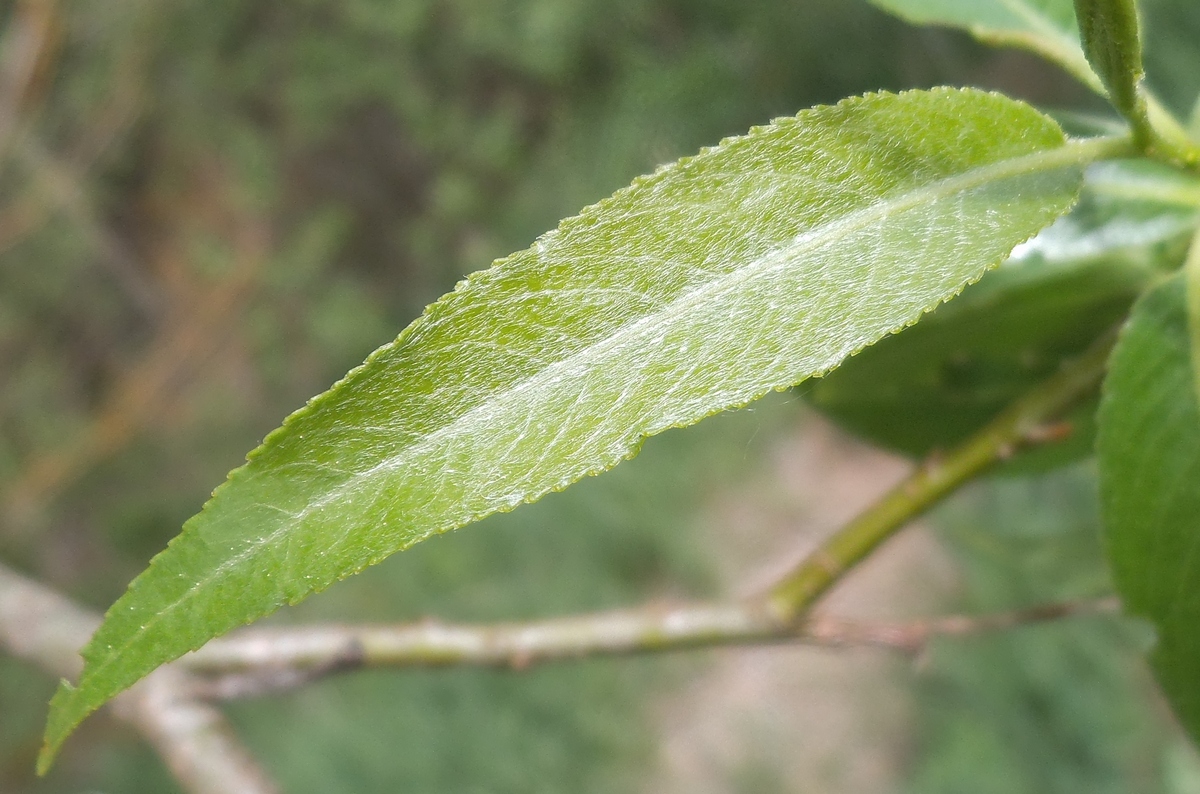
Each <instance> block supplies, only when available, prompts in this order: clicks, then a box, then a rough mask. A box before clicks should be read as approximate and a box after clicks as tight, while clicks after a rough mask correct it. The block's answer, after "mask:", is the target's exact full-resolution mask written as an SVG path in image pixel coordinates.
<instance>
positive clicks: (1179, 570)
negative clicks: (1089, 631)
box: [1097, 276, 1200, 738]
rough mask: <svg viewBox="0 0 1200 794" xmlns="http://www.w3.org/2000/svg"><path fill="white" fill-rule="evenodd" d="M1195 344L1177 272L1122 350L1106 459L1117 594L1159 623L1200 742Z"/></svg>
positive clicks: (1167, 672) (1164, 657)
mask: <svg viewBox="0 0 1200 794" xmlns="http://www.w3.org/2000/svg"><path fill="white" fill-rule="evenodd" d="M1190 348H1191V339H1190V335H1189V333H1188V321H1187V307H1186V300H1185V284H1184V281H1183V279H1182V278H1181V277H1179V276H1176V277H1174V278H1171V279H1170V280H1168V281H1166V282H1163V283H1162V284H1160V285H1159V286H1158V287H1156V288H1155V289H1153V290H1152V291H1151V292H1149V293H1147V294H1146V295H1145V296H1144V297H1143V298H1142V299H1141V300H1139V301H1138V303H1137V304H1136V305H1135V306H1134V309H1133V314H1132V315H1131V317H1130V320H1129V324H1128V326H1127V327H1126V328H1125V330H1124V332H1123V333H1122V335H1121V339H1120V341H1119V342H1118V344H1117V347H1116V350H1115V351H1114V353H1113V356H1112V360H1111V363H1110V365H1109V374H1108V378H1107V380H1106V381H1105V385H1104V397H1103V400H1102V401H1101V405H1100V413H1099V417H1098V420H1099V425H1100V428H1099V434H1098V437H1097V456H1098V458H1099V464H1100V489H1101V498H1102V505H1103V509H1104V522H1105V528H1106V533H1107V541H1108V542H1107V552H1108V557H1109V562H1110V564H1111V566H1112V570H1113V579H1114V582H1115V584H1116V587H1117V591H1118V592H1119V593H1120V594H1121V598H1122V600H1123V601H1124V604H1125V608H1126V609H1127V610H1128V611H1129V612H1131V613H1133V614H1136V615H1141V616H1143V617H1146V618H1148V619H1150V620H1151V621H1152V622H1153V623H1154V625H1155V627H1156V628H1157V630H1158V645H1157V646H1156V647H1155V649H1154V651H1153V653H1152V656H1151V663H1152V665H1153V667H1154V671H1155V673H1156V675H1157V677H1158V680H1159V682H1160V683H1161V684H1162V687H1163V689H1164V690H1165V692H1166V694H1167V699H1168V700H1169V701H1170V702H1171V705H1172V706H1173V707H1174V709H1175V712H1176V713H1177V714H1178V715H1179V717H1180V719H1181V720H1182V721H1183V724H1184V725H1185V726H1186V727H1187V729H1188V730H1189V731H1190V732H1191V734H1192V736H1193V737H1197V738H1200V678H1198V677H1197V676H1196V671H1197V670H1198V669H1200V632H1197V631H1196V626H1197V625H1198V624H1200V488H1197V483H1200V402H1198V400H1197V396H1196V390H1195V382H1194V378H1193V376H1192V358H1191V351H1190Z"/></svg>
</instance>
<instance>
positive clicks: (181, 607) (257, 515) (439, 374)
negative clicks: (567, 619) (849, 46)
mask: <svg viewBox="0 0 1200 794" xmlns="http://www.w3.org/2000/svg"><path fill="white" fill-rule="evenodd" d="M998 131H1000V132H998ZM1075 146H1076V147H1078V146H1080V145H1079V144H1076V145H1075ZM1084 149H1087V147H1086V146H1085V147H1084ZM1097 151H1099V150H1096V149H1095V147H1093V149H1087V151H1084V150H1083V149H1079V148H1075V149H1072V148H1071V146H1069V145H1064V138H1063V135H1062V133H1061V131H1060V130H1059V129H1058V127H1057V125H1055V124H1054V123H1053V122H1052V121H1050V120H1049V119H1047V118H1046V117H1044V116H1041V115H1040V114H1038V113H1037V112H1036V111H1033V110H1032V109H1031V108H1029V107H1028V106H1025V105H1023V104H1021V103H1017V102H1014V101H1012V100H1008V99H1006V98H1003V97H1000V96H997V95H993V94H985V93H982V92H978V91H969V90H966V91H956V90H935V91H932V92H910V93H907V94H901V95H873V96H869V97H864V98H860V99H856V100H848V101H846V102H843V103H841V104H839V105H837V106H834V107H828V108H818V109H814V110H811V111H804V112H802V113H801V114H799V115H798V116H796V117H793V118H789V119H781V120H778V121H777V122H776V123H774V124H773V125H770V126H768V127H764V128H759V129H757V130H754V131H752V132H751V133H750V134H749V135H747V136H743V137H741V138H736V139H731V140H728V141H725V142H723V143H722V145H721V146H720V147H716V148H713V149H709V150H706V151H704V152H702V153H701V154H700V155H698V156H697V157H694V158H688V159H685V160H682V161H680V162H679V163H676V164H674V165H672V166H668V167H666V168H664V169H660V171H658V172H656V173H655V174H654V175H651V176H650V177H646V178H642V179H640V180H637V181H636V182H635V183H634V185H633V186H631V187H630V188H627V189H626V190H624V191H621V192H619V193H617V194H616V195H614V196H613V197H612V198H610V199H607V200H605V201H604V202H601V203H600V204H598V205H595V206H593V207H590V208H588V209H585V210H584V212H583V213H582V214H581V215H579V216H577V217H576V218H572V219H568V220H567V221H564V223H563V224H562V225H561V226H560V227H559V229H558V230H556V231H555V232H552V233H550V234H549V235H546V236H545V237H543V238H541V239H540V240H539V241H538V242H537V243H535V244H534V246H533V247H532V248H530V249H527V250H526V251H523V252H520V253H518V254H515V255H513V256H512V257H509V258H508V259H507V260H503V261H502V262H500V263H498V264H497V265H496V266H494V267H493V268H492V269H490V270H487V271H481V272H480V273H477V274H474V275H473V276H471V277H470V278H469V279H468V280H467V281H465V282H463V283H461V284H460V285H459V286H458V287H457V288H456V290H455V291H454V292H453V293H451V294H449V295H448V296H446V297H444V298H443V299H442V300H440V301H438V302H437V303H435V304H434V305H433V306H431V307H430V308H429V309H428V310H427V311H426V313H425V314H424V315H423V316H422V317H421V318H420V319H418V320H417V321H416V322H415V323H414V324H413V325H411V326H410V327H409V328H408V329H406V330H405V331H404V332H403V333H402V334H401V336H400V337H399V339H398V340H397V341H396V342H395V343H393V344H392V345H389V346H387V347H385V348H381V349H380V350H379V351H376V353H374V354H372V356H371V357H370V358H369V359H368V361H367V362H366V363H365V364H364V365H363V366H362V367H360V368H358V369H356V370H354V371H352V372H351V373H350V374H349V375H348V376H347V377H346V378H345V379H344V380H342V381H341V382H339V383H338V384H337V385H335V387H334V388H333V389H331V390H330V391H329V392H326V393H325V394H324V395H321V396H319V397H318V398H315V399H314V400H312V401H310V403H309V405H308V406H306V407H305V408H304V409H302V410H301V411H299V412H297V413H296V414H293V416H291V417H289V419H288V420H287V421H286V422H285V424H284V426H283V427H282V428H280V429H279V430H277V431H275V432H274V433H272V434H271V435H270V436H268V438H267V439H266V441H265V442H264V444H263V446H261V447H260V448H259V449H258V450H256V451H255V452H254V453H252V454H251V455H250V457H249V462H248V463H247V465H246V466H244V467H243V468H241V469H239V470H237V471H235V472H233V473H232V474H231V475H230V479H229V481H228V482H227V483H226V484H225V485H223V486H222V487H221V488H219V489H218V491H217V492H216V493H215V494H214V497H213V499H212V500H211V501H210V502H209V504H208V505H206V506H205V509H204V510H203V511H202V512H201V513H200V514H199V515H198V516H196V517H194V518H193V519H192V520H190V521H189V522H188V523H187V524H186V525H185V528H184V532H183V534H182V535H180V536H179V537H178V538H176V539H175V540H174V541H172V543H171V545H170V546H169V547H168V549H167V551H165V552H164V553H163V554H161V555H159V557H157V558H156V559H155V560H154V561H153V562H152V564H151V566H150V568H148V569H147V571H146V572H144V573H143V574H142V575H141V576H139V577H138V579H137V580H135V581H134V583H133V584H132V585H131V586H130V589H129V591H128V592H127V593H126V594H125V595H124V596H122V598H121V599H120V600H119V601H118V602H117V603H116V604H115V605H114V606H113V608H112V609H111V610H110V611H109V614H108V616H107V617H106V620H105V623H104V624H103V625H102V627H101V629H100V630H99V631H98V632H97V635H96V636H95V637H94V638H93V640H92V642H91V643H90V644H89V646H88V648H87V649H86V650H85V652H84V656H85V659H86V662H87V664H86V666H85V672H84V675H83V677H82V679H81V682H80V687H79V688H78V689H73V688H70V687H63V688H61V689H60V691H59V693H58V694H57V695H56V696H55V700H54V702H53V704H52V709H51V718H50V722H49V724H48V726H47V744H46V747H45V749H44V752H43V756H42V761H41V765H42V767H43V768H44V767H45V766H46V764H47V763H48V762H49V760H50V759H51V758H52V757H53V753H54V752H55V751H56V749H57V747H58V746H59V745H60V744H61V742H62V740H63V739H64V738H65V737H66V735H67V734H68V733H69V732H70V731H71V730H72V729H73V727H74V726H75V725H76V724H78V722H79V721H80V720H81V719H82V718H83V717H84V716H86V714H87V713H89V712H90V711H91V710H93V709H94V708H96V707H97V706H98V705H100V704H101V703H103V702H104V700H106V699H107V698H108V697H111V695H112V694H115V693H116V692H117V691H120V689H123V688H124V687H126V686H128V685H130V684H131V683H133V682H134V681H136V680H137V679H138V678H140V677H141V676H142V675H144V674H145V673H146V672H148V671H149V670H150V669H153V667H155V666H157V665H158V664H161V663H163V662H165V661H167V660H169V659H172V658H175V657H177V656H179V655H181V654H182V653H184V652H186V651H187V650H190V649H192V648H195V647H198V646H199V645H200V644H202V643H203V642H204V641H205V640H207V639H209V638H211V637H212V636H215V635H216V634H218V633H222V632H223V631H226V630H228V629H230V628H233V627H234V626H236V625H239V624H241V623H244V622H248V621H249V620H252V619H254V618H257V617H260V616H262V615H264V614H267V613H269V612H271V611H273V610H274V609H276V608H277V607H278V606H279V605H281V604H283V603H294V602H296V601H298V600H300V599H301V598H303V597H304V596H306V595H307V594H309V593H311V592H314V591H316V590H320V589H323V588H324V587H326V586H328V585H329V584H331V583H332V582H334V581H336V580H337V579H340V578H344V577H345V576H347V575H350V574H351V573H354V572H356V571H358V570H361V569H362V568H364V567H366V566H367V565H370V564H373V563H374V562H378V561H379V560H381V559H383V558H384V557H386V556H388V555H389V554H391V553H394V552H395V551H397V550H400V549H402V548H406V547H407V546H409V545H412V544H413V543H415V542H418V541H419V540H421V539H422V538H424V537H428V536H429V535H431V534H434V533H436V532H441V531H446V530H448V529H452V528H455V527H457V526H461V525H463V524H465V523H469V522H470V521H471V520H474V519H476V518H479V517H482V516H483V515H486V514H488V513H491V512H495V511H498V510H508V509H512V508H513V507H515V506H517V505H518V504H519V503H521V502H522V501H530V500H532V499H535V498H537V497H538V496H540V495H542V494H544V493H546V492H548V491H551V490H555V489H558V488H561V487H564V486H565V485H567V484H568V483H570V482H572V481H574V480H576V479H579V478H580V477H582V476H585V475H587V474H591V473H596V472H599V471H601V470H603V469H605V468H609V467H611V466H612V465H614V464H615V463H617V462H618V461H619V460H621V459H623V458H626V457H629V456H630V455H632V454H634V453H635V452H636V449H637V446H638V444H639V443H640V441H641V439H643V438H644V437H646V436H648V435H652V434H654V433H656V432H660V431H662V430H664V429H666V428H668V427H672V426H678V425H683V424H689V423H692V422H694V421H697V420H698V419H700V418H702V417H703V416H706V415H708V414H710V413H713V412H716V411H719V410H723V409H726V408H730V407H734V406H738V405H742V404H745V403H746V402H748V401H750V400H752V399H754V398H756V397H758V396H761V395H762V394H764V393H766V392H767V391H769V390H772V389H778V388H784V387H787V386H790V385H792V384H793V383H795V382H797V381H799V380H802V379H803V378H805V377H808V376H811V375H813V374H817V373H820V372H824V371H826V370H828V369H830V368H831V367H833V366H835V365H836V364H837V363H838V362H839V361H841V360H842V359H843V358H845V356H846V355H849V354H850V353H852V352H854V351H855V350H857V349H859V348H861V347H862V346H864V345H866V344H869V343H870V342H872V341H874V340H875V339H878V338H879V337H881V336H883V335H885V334H887V333H889V332H891V331H894V330H896V329H897V328H899V327H901V326H903V325H905V324H908V323H911V322H913V321H915V320H916V319H917V318H918V317H919V316H920V314H921V313H922V312H924V311H926V310H927V309H929V308H931V307H932V306H934V305H936V304H937V303H938V302H940V301H942V300H945V299H947V298H949V297H951V296H952V295H953V294H955V293H956V292H957V291H958V290H959V289H961V287H962V286H963V284H965V283H967V282H968V281H971V280H973V279H975V278H978V276H979V275H980V274H981V273H982V272H983V271H984V270H985V269H986V268H987V267H989V266H991V265H994V264H995V263H996V262H997V261H999V260H1000V259H1001V258H1003V256H1004V255H1005V254H1007V252H1008V250H1010V249H1011V248H1012V246H1013V245H1015V244H1016V243H1019V242H1021V241H1022V240H1024V239H1026V238H1028V237H1029V236H1031V235H1032V234H1033V233H1034V232H1036V231H1037V230H1038V229H1039V228H1041V227H1042V226H1044V225H1045V224H1046V223H1048V222H1049V221H1051V220H1053V218H1054V217H1056V216H1057V215H1059V214H1061V213H1062V212H1064V211H1065V210H1066V209H1067V208H1068V207H1069V206H1070V204H1071V203H1072V202H1073V201H1074V197H1075V195H1076V192H1077V190H1078V183H1079V180H1080V169H1079V165H1080V163H1081V162H1084V161H1086V160H1087V159H1089V158H1091V157H1094V156H1095V155H1096V152H1097ZM998 208H999V209H998ZM964 220H967V221H969V222H971V223H972V224H973V225H974V228H973V232H974V233H973V235H971V236H970V238H969V239H968V238H967V237H966V236H965V235H963V234H962V233H961V232H960V222H962V221H964ZM881 285H882V286H885V287H886V289H882V290H881V289H880V286H881ZM798 295H799V296H801V298H805V297H807V298H808V299H810V305H808V307H807V308H808V311H807V312H805V313H797V312H796V311H794V310H793V307H794V306H795V305H796V304H795V303H794V301H796V300H797V296H798ZM313 494H319V496H316V497H315V498H314V497H313Z"/></svg>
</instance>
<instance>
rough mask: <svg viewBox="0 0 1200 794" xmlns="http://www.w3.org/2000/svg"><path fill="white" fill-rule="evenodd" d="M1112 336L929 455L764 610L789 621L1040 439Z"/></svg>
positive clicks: (782, 586)
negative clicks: (906, 530) (912, 524)
mask: <svg viewBox="0 0 1200 794" xmlns="http://www.w3.org/2000/svg"><path fill="white" fill-rule="evenodd" d="M1115 341H1116V330H1115V329H1114V330H1113V331H1111V332H1109V333H1107V334H1105V335H1104V336H1103V337H1102V338H1100V339H1099V340H1097V341H1096V342H1095V343H1094V344H1093V345H1092V346H1091V347H1090V348H1089V349H1088V350H1087V351H1086V352H1085V353H1083V355H1081V356H1080V357H1079V358H1078V359H1077V360H1076V361H1074V362H1073V363H1071V364H1070V365H1069V366H1067V367H1065V368H1063V369H1062V370H1061V371H1059V372H1058V373H1057V374H1056V375H1054V376H1052V377H1051V378H1050V379H1049V380H1047V381H1045V382H1043V383H1042V384H1041V385H1040V386H1037V387H1035V388H1034V389H1033V390H1032V391H1030V392H1028V393H1027V394H1026V395H1025V396H1024V397H1023V398H1021V399H1019V400H1018V401H1017V402H1015V403H1013V404H1012V405H1011V406H1010V407H1009V408H1008V409H1007V410H1006V411H1004V412H1003V413H1002V414H1000V415H999V416H998V417H996V419H994V420H993V421H992V422H991V423H990V424H989V425H987V426H986V427H984V428H983V429H982V430H980V431H979V432H977V433H976V434H975V435H973V436H971V437H970V438H969V439H967V440H966V441H965V442H963V443H962V444H960V445H959V446H958V447H956V448H955V449H953V450H951V451H949V452H947V453H945V454H943V455H936V454H935V455H932V456H930V458H929V459H928V460H926V461H925V462H924V463H923V464H921V466H919V467H918V468H917V470H916V471H915V472H914V473H913V474H912V475H911V476H910V477H908V478H907V479H906V480H904V481H903V482H901V483H900V484H899V485H897V486H896V487H895V488H893V489H892V490H891V491H889V492H888V493H886V494H884V495H883V497H882V498H880V499H879V500H878V501H876V502H875V503H874V504H873V505H871V506H870V507H868V508H867V509H866V510H865V511H864V512H863V513H861V514H859V516H858V517H857V518H855V519H854V520H852V521H851V522H850V523H849V524H847V525H846V526H844V527H843V528H841V529H840V530H838V531H837V532H835V533H834V534H833V535H831V536H830V537H829V538H827V539H826V540H825V541H824V542H823V543H822V544H821V545H820V546H819V547H818V548H817V549H816V550H815V551H814V552H812V553H811V554H810V555H808V557H807V558H805V559H804V560H803V561H802V562H801V563H800V564H799V565H798V566H796V567H795V568H794V569H793V570H792V571H791V572H790V573H789V574H787V575H786V576H784V577H783V578H782V579H781V580H780V581H779V583H778V584H776V585H775V586H774V587H772V588H771V590H770V591H769V593H768V594H767V596H766V600H767V602H768V603H769V604H770V606H771V608H772V610H773V611H774V612H775V613H776V614H777V615H778V616H779V618H780V619H781V620H782V621H784V622H787V621H791V620H795V619H797V618H798V617H799V616H800V615H802V614H804V612H805V611H807V610H808V609H809V608H810V607H811V606H812V605H813V604H814V603H816V602H817V601H818V600H819V599H820V598H821V596H823V595H825V593H827V592H828V591H829V589H830V588H831V587H832V586H833V585H834V584H836V583H837V582H838V580H840V579H841V578H842V576H843V575H844V574H845V573H846V572H847V571H849V570H851V569H852V568H853V567H854V566H855V565H857V564H858V563H859V562H861V561H862V560H863V558H865V557H866V556H867V555H868V554H870V553H871V552H872V551H873V550H874V549H876V548H877V547H878V546H879V545H880V544H881V543H883V542H884V541H885V540H887V539H888V538H890V537H891V536H892V535H894V534H895V533H896V532H897V531H898V530H899V529H901V528H902V527H904V526H905V525H906V524H908V522H909V521H911V520H912V519H914V518H916V517H917V516H919V515H921V514H923V513H925V512H926V511H927V510H929V509H930V508H931V507H933V506H934V505H936V504H938V503H939V502H941V501H942V500H943V499H945V498H946V497H947V496H949V495H950V494H952V493H954V492H955V491H956V490H958V489H959V488H961V487H962V486H963V485H965V484H966V483H968V482H970V481H971V480H973V479H975V478H976V477H978V476H979V475H981V474H982V473H984V472H985V471H987V470H988V469H989V468H991V467H992V466H994V465H995V464H997V463H999V462H1001V461H1003V460H1006V459H1008V458H1010V457H1012V456H1013V455H1014V454H1016V453H1017V452H1018V451H1020V450H1021V449H1023V448H1025V447H1028V446H1031V445H1034V444H1037V443H1040V442H1043V441H1044V440H1045V438H1046V436H1047V435H1048V434H1047V433H1045V432H1044V428H1046V426H1047V425H1048V424H1051V423H1053V422H1055V421H1056V420H1058V419H1059V418H1060V417H1061V416H1062V415H1063V414H1064V413H1065V412H1066V411H1067V410H1069V409H1070V408H1071V407H1072V406H1074V405H1075V404H1076V403H1078V402H1079V401H1080V400H1082V399H1083V398H1084V397H1086V396H1087V395H1089V394H1091V393H1093V392H1094V391H1095V389H1096V388H1097V386H1098V385H1099V383H1100V380H1101V378H1102V377H1103V375H1104V369H1105V366H1106V364H1107V362H1108V354H1109V352H1110V351H1111V350H1112V346H1113V343H1114V342H1115ZM1049 435H1051V436H1053V435H1056V434H1049Z"/></svg>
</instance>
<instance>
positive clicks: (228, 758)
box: [0, 565, 279, 794]
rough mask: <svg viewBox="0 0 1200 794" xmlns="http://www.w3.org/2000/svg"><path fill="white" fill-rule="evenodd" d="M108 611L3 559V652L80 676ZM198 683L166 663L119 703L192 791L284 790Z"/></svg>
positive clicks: (116, 709)
mask: <svg viewBox="0 0 1200 794" xmlns="http://www.w3.org/2000/svg"><path fill="white" fill-rule="evenodd" d="M98 625H100V616H99V615H96V614H94V613H92V612H89V611H87V610H85V609H83V608H81V607H79V606H77V605H76V604H74V603H73V602H71V601H70V600H68V599H67V598H65V597H64V596H62V595H60V594H58V593H56V592H55V591H53V590H51V589H49V588H48V587H45V586H44V585H41V584H38V583H37V582H35V581H33V580H31V579H28V578H27V577H24V576H22V575H20V574H18V573H16V572H15V571H12V570H10V569H8V568H6V567H4V566H3V565H0V650H4V651H7V652H8V653H11V654H12V655H13V656H15V657H16V658H18V659H23V660H25V661H28V662H31V663H32V664H34V665H36V666H38V667H40V668H41V669H43V670H45V671H47V672H49V673H51V674H52V675H56V676H64V677H67V676H69V677H74V676H76V675H78V673H79V670H80V668H81V667H82V662H81V660H80V658H79V653H78V651H79V648H81V647H83V645H84V644H85V643H86V642H87V640H88V638H89V637H91V635H92V632H93V631H94V630H95V628H96V627H97V626H98ZM196 686H197V682H195V681H194V679H193V677H192V676H191V675H190V674H189V673H187V672H186V671H185V670H181V669H179V668H178V667H176V666H172V665H166V666H164V667H161V668H159V669H158V670H157V671H155V672H154V673H153V674H151V675H150V676H148V677H147V678H146V679H145V680H144V681H141V682H140V683H138V684H137V685H136V686H134V687H132V688H131V689H129V690H128V691H127V692H124V693H122V694H121V695H119V696H118V697H117V698H116V699H114V701H113V713H114V714H115V715H116V716H117V717H118V718H120V719H121V720H123V721H125V722H128V723H130V724H131V725H133V726H134V727H135V728H137V729H138V730H139V731H140V732H141V733H142V734H143V735H144V736H145V737H146V739H147V740H148V741H149V742H150V744H151V745H153V746H154V748H155V749H156V750H157V751H158V753H159V755H160V756H161V757H162V759H163V761H164V762H165V763H166V764H167V766H168V767H169V768H170V769H171V771H172V773H174V775H175V777H176V779H177V780H178V781H179V782H180V784H181V785H183V786H184V788H185V789H186V790H187V791H189V792H191V794H277V792H278V791H279V788H278V787H277V786H276V785H275V784H274V783H273V782H271V780H270V778H269V777H268V776H267V774H266V773H265V772H264V771H263V770H262V769H261V768H260V767H259V765H258V763H257V762H256V761H255V760H254V759H253V758H252V757H251V756H250V754H249V753H248V752H247V751H246V749H245V748H244V747H242V746H241V745H240V744H239V743H238V741H237V739H236V737H235V736H234V734H233V731H232V729H231V727H230V726H229V724H228V722H227V721H226V720H225V718H224V717H223V716H222V715H221V713H220V712H219V711H217V710H216V709H215V708H213V707H212V706H210V705H207V704H205V703H202V702H199V701H197V700H196V699H195V697H194V696H193V695H192V692H193V690H194V689H195V688H196Z"/></svg>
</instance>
